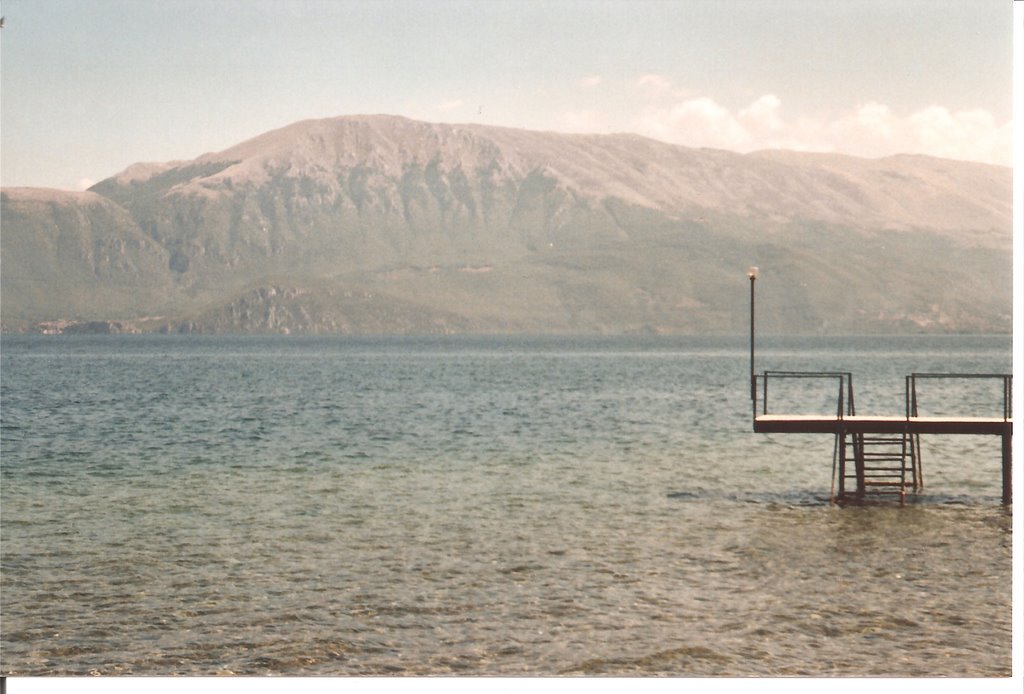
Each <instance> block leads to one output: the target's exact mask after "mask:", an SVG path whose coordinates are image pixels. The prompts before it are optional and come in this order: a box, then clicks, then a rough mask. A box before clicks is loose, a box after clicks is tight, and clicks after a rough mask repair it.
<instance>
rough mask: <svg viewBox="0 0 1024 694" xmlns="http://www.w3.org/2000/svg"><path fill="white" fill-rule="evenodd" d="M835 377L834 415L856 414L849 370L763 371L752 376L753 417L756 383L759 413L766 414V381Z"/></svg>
mask: <svg viewBox="0 0 1024 694" xmlns="http://www.w3.org/2000/svg"><path fill="white" fill-rule="evenodd" d="M815 378H816V379H835V380H836V382H837V383H836V385H837V392H836V417H837V418H839V419H842V418H843V417H844V416H849V417H852V416H853V415H854V414H856V408H855V406H854V401H853V374H852V373H850V372H849V371H765V372H764V373H762V374H760V375H758V376H755V377H754V383H755V387H754V389H753V390H754V417H755V418H756V417H757V414H758V412H757V391H758V389H757V387H756V385H757V383H758V382H760V384H761V407H762V411H761V414H765V415H766V414H768V383H769V382H770V381H773V380H775V381H780V380H785V379H815Z"/></svg>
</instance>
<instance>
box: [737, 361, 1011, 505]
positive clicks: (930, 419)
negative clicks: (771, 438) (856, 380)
mask: <svg viewBox="0 0 1024 694" xmlns="http://www.w3.org/2000/svg"><path fill="white" fill-rule="evenodd" d="M935 379H942V380H947V381H949V380H957V379H969V380H976V379H995V380H997V381H1001V382H1002V401H1003V402H1002V416H1001V417H978V416H920V408H919V402H918V400H919V397H918V389H917V384H918V381H919V380H935ZM794 380H799V381H805V382H806V381H808V380H810V381H814V380H824V381H826V382H832V383H834V385H835V386H836V397H835V400H834V403H835V405H834V409H832V412H833V413H834V414H831V415H826V414H791V413H770V412H769V411H768V400H769V388H768V385H769V382H772V383H777V382H793V381H794ZM1011 382H1012V376H1011V375H1010V374H935V373H914V374H911V375H909V376H907V378H906V413H905V414H904V415H902V416H877V415H858V414H857V410H856V406H855V404H854V398H853V376H852V374H850V373H849V372H829V371H765V372H764V373H763V374H760V375H757V374H754V373H753V371H752V372H751V400H752V402H753V409H754V411H753V425H754V431H755V432H757V433H761V434H832V435H833V436H835V441H836V443H835V447H834V451H835V455H834V463H833V482H835V481H837V480H836V473H837V472H838V483H839V494H838V498H840V499H843V498H848V497H850V496H854V497H856V498H863V497H864V495H865V494H866V493H867V492H868V491H872V492H874V493H883V494H898V495H899V498H900V499H901V500H902V499H903V498H904V495H905V493H906V490H907V489H908V488H909V489H911V490H913V491H917V490H919V489H920V488H921V487H922V486H923V471H922V466H921V443H920V436H921V435H922V434H963V435H974V436H999V437H1000V438H1001V439H1002V483H1003V485H1002V486H1003V503H1005V504H1009V503H1011V500H1012V493H1011V486H1012V475H1013V473H1012V468H1013V461H1012V445H1011V444H1012V439H1013V418H1012V412H1011V407H1010V405H1011V397H1010V393H1011ZM759 386H760V387H759ZM759 394H760V402H759V397H758V396H759ZM773 401H774V399H773ZM848 461H849V462H852V463H853V465H852V468H853V472H852V474H851V473H850V472H848V470H847V462H848ZM847 481H849V482H851V483H853V487H854V489H853V490H847V484H846V483H847Z"/></svg>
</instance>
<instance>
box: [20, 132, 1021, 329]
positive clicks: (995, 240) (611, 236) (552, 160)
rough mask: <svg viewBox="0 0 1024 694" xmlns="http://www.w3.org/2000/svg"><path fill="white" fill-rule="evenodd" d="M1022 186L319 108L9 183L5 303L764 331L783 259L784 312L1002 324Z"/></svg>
mask: <svg viewBox="0 0 1024 694" xmlns="http://www.w3.org/2000/svg"><path fill="white" fill-rule="evenodd" d="M1010 190H1011V175H1010V170H1009V169H1006V168H1003V167H995V166H988V165H982V164H973V163H967V162H956V161H950V160H942V159H935V158H929V157H920V156H895V157H887V158H884V159H873V160H869V159H859V158H856V157H849V156H842V155H829V154H808V153H796V152H777V151H771V152H757V153H753V154H747V155H741V154H736V153H731V152H725V151H720V150H704V149H701V150H695V149H689V148H685V147H680V146H675V145H668V144H664V143H660V142H656V141H654V140H649V139H645V138H642V137H639V136H635V135H566V134H559V133H542V132H532V131H524V130H515V129H509V128H495V127H489V126H481V125H447V124H431V123H421V122H417V121H411V120H408V119H404V118H399V117H391V116H352V117H341V118H333V119H325V120H317V121H303V122H299V123H295V124H293V125H290V126H286V127H285V128H281V129H279V130H275V131H271V132H268V133H265V134H263V135H260V136H257V137H255V138H252V139H250V140H248V141H246V142H243V143H240V144H238V145H236V146H234V147H231V148H228V149H226V150H224V151H222V152H216V153H208V154H204V155H202V156H200V157H197V158H196V159H194V160H190V161H178V162H169V163H156V164H136V165H133V166H131V167H128V168H127V169H126V170H125V171H123V172H121V173H119V174H117V175H115V176H113V177H111V178H109V179H106V180H105V181H102V182H100V183H98V184H97V185H95V186H93V188H91V189H90V191H89V192H86V193H66V192H60V191H44V190H38V189H8V190H4V191H3V194H2V202H3V210H2V217H0V220H2V225H3V233H2V236H0V243H2V253H3V261H4V265H3V272H2V273H0V281H2V285H3V286H2V294H0V297H2V309H3V310H2V316H0V317H2V320H3V327H4V329H5V330H34V329H35V330H39V329H40V328H39V326H40V325H43V324H46V325H49V326H51V328H52V326H53V325H82V324H86V325H90V324H92V325H103V324H106V325H108V326H115V327H116V329H118V330H126V331H132V330H140V331H198V332H318V333H334V332H337V333H393V332H398V333H424V332H499V333H500V332H563V333H572V332H587V333H591V332H610V333H621V332H669V333H687V332H741V331H742V329H743V325H744V321H745V316H746V303H745V291H746V287H745V283H744V282H743V281H742V280H743V275H742V272H743V269H744V268H745V267H746V266H747V265H748V264H759V265H761V266H762V267H763V268H764V270H765V273H766V274H765V283H764V285H763V286H764V290H763V291H766V292H768V293H767V294H766V296H765V299H766V304H765V310H764V312H763V315H762V320H763V324H764V325H765V327H766V328H767V329H768V330H775V331H778V332H906V331H920V330H927V331H943V332H978V331H980V332H991V331H997V332H1000V331H1007V330H1009V326H1010V318H1009V316H1010V313H1011V308H1010V305H1011V298H1010V292H1011V283H1012V282H1011V278H1012V275H1011V268H1010V265H1011V261H1010V254H1011V248H1012V241H1011V236H1012V235H1011V226H1012V204H1011V195H1010ZM737 277H738V278H739V280H737ZM770 278H772V279H771V282H772V284H768V282H769V279H770ZM773 292H774V297H773V294H772V293H773ZM773 298H774V301H772V299H773Z"/></svg>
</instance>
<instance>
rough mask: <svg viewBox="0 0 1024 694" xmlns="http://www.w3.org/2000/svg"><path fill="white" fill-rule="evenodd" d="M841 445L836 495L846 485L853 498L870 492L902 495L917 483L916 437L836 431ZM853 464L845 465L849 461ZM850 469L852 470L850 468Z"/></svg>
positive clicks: (917, 458) (845, 495)
mask: <svg viewBox="0 0 1024 694" xmlns="http://www.w3.org/2000/svg"><path fill="white" fill-rule="evenodd" d="M837 438H841V439H842V440H841V441H837V445H838V446H841V447H842V451H841V454H842V459H841V464H840V468H841V470H842V480H841V482H840V497H848V496H849V495H850V493H849V492H847V489H848V483H852V484H850V485H849V487H852V490H851V491H853V492H854V494H855V495H856V497H857V498H863V497H864V496H866V495H868V494H871V495H889V496H899V499H900V501H903V500H904V499H905V498H906V493H907V489H912V490H914V491H917V490H918V489H920V486H921V479H920V474H919V472H920V467H919V465H918V460H919V456H920V453H919V450H920V449H919V442H918V440H917V439H918V437H917V436H914V435H912V434H906V433H896V434H857V433H850V434H839V435H837ZM851 461H852V462H853V465H852V466H851V465H849V464H848V463H849V462H851ZM851 468H852V469H851Z"/></svg>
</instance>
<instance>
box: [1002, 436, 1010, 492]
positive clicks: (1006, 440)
mask: <svg viewBox="0 0 1024 694" xmlns="http://www.w3.org/2000/svg"><path fill="white" fill-rule="evenodd" d="M1002 438H1003V503H1004V504H1007V505H1009V504H1011V503H1013V435H1012V434H1011V433H1010V432H1009V431H1004V432H1003V437H1002Z"/></svg>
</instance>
